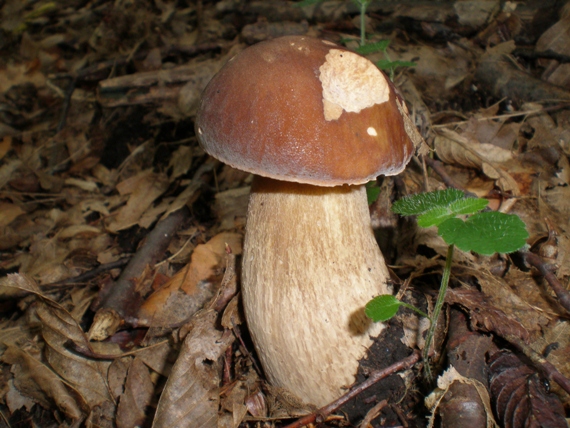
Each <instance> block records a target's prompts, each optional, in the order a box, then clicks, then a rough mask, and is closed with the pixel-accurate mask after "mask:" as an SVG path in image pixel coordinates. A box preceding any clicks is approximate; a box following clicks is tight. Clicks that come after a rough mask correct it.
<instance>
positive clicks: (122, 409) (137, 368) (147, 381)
mask: <svg viewBox="0 0 570 428" xmlns="http://www.w3.org/2000/svg"><path fill="white" fill-rule="evenodd" d="M153 392H154V385H153V383H152V381H151V378H150V373H149V371H148V368H147V367H146V366H145V365H144V363H143V362H142V360H141V359H139V358H134V359H133V360H132V361H131V364H130V367H129V370H128V374H127V381H126V382H125V391H124V392H123V394H122V395H121V398H120V400H119V407H118V409H117V419H116V423H117V428H130V427H134V426H142V425H143V423H144V421H145V418H146V416H147V407H148V406H149V405H150V403H151V400H152V395H153Z"/></svg>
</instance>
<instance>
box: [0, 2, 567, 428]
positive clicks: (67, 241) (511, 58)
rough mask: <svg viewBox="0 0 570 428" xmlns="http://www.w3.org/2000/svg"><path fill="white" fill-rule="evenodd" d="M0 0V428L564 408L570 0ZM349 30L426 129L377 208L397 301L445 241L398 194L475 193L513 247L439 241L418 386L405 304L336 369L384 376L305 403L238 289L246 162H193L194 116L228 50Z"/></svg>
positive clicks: (419, 283) (198, 154)
mask: <svg viewBox="0 0 570 428" xmlns="http://www.w3.org/2000/svg"><path fill="white" fill-rule="evenodd" d="M0 6H1V10H2V14H1V20H0V51H1V52H2V54H1V56H0V360H1V367H2V371H1V372H0V392H1V395H0V427H27V426H30V427H31V426H37V427H43V428H47V427H56V426H62V427H66V426H74V427H75V426H86V427H114V426H116V427H119V428H122V427H135V426H147V427H148V426H151V425H152V426H156V427H174V426H180V427H182V426H188V427H228V428H229V427H234V428H237V427H272V426H275V427H283V426H287V424H291V426H301V425H303V424H309V423H312V424H318V423H320V424H321V425H319V426H331V427H332V426H334V427H344V426H346V427H348V426H361V427H364V428H366V427H399V426H402V427H425V426H428V424H430V423H432V422H434V423H435V424H442V426H454V427H461V426H471V427H473V428H475V427H476V426H488V427H492V426H501V427H513V428H517V427H527V426H528V427H531V426H532V427H537V426H549V427H565V426H567V422H566V419H565V418H566V415H567V414H568V412H569V411H570V381H569V380H568V379H569V378H570V358H569V357H568V355H569V353H570V321H569V317H570V297H569V296H568V285H567V284H568V279H569V277H570V261H569V257H570V241H569V238H570V235H569V231H570V223H569V221H570V162H569V160H568V156H569V154H570V5H565V2H563V1H555V0H543V1H527V2H519V3H517V2H500V1H499V0H472V1H461V0H456V1H418V0H414V1H412V0H408V1H399V2H396V1H390V0H378V1H372V2H370V4H369V5H368V8H367V10H366V13H365V15H364V20H363V21H362V20H361V14H360V10H359V7H358V5H357V3H356V2H353V1H349V0H346V1H342V0H323V1H321V2H315V3H314V4H312V5H306V6H304V7H299V5H295V2H289V1H277V0H267V1H246V0H223V1H207V0H197V1H179V2H178V1H170V2H169V1H162V0H154V1H128V0H127V1H115V2H110V1H106V0H94V1H81V2H70V1H61V2H53V1H49V0H39V1H28V0H24V1H16V0H5V1H2V2H0ZM361 22H364V24H365V34H366V43H367V44H369V45H373V44H375V43H379V45H376V46H383V47H384V49H383V50H382V49H381V50H380V51H377V50H376V51H372V52H370V53H367V58H368V59H370V60H371V61H373V62H375V63H381V64H384V65H385V66H387V67H388V68H387V69H386V71H387V73H388V74H391V76H392V78H393V81H394V83H395V85H396V86H397V87H398V88H399V90H400V92H401V94H402V95H403V97H404V99H405V100H406V103H407V106H408V110H409V111H410V115H411V117H412V119H413V121H414V123H415V125H416V127H417V129H418V131H419V132H420V134H421V135H422V137H423V138H424V139H425V141H426V143H427V144H428V146H429V147H430V152H429V154H428V155H425V156H424V155H421V156H414V158H413V159H412V161H411V162H410V163H409V165H408V167H407V168H406V170H405V171H404V172H402V173H401V174H399V175H397V176H394V177H379V178H378V180H377V186H378V187H379V189H380V192H379V194H378V196H377V199H376V200H375V201H374V202H372V203H371V205H370V212H371V217H372V224H373V228H374V230H375V233H376V235H377V238H378V241H379V242H380V246H381V249H382V251H383V254H384V257H385V259H386V261H387V263H388V266H389V269H390V275H391V278H392V282H393V284H394V288H395V292H396V293H397V296H398V297H399V298H401V299H403V300H405V301H407V302H409V303H413V304H415V305H416V306H419V307H421V308H422V309H423V310H424V311H426V312H430V313H431V310H432V309H433V304H434V301H435V297H436V295H437V290H438V287H439V284H440V281H441V277H442V271H443V268H444V264H445V257H446V254H447V253H448V246H447V244H446V243H445V242H444V241H443V240H442V239H441V237H440V236H439V235H438V230H437V228H435V227H431V228H425V229H424V228H420V227H418V225H417V222H416V221H415V220H414V219H413V218H408V219H403V218H402V217H400V216H398V215H396V214H394V213H393V212H392V211H391V209H390V207H391V206H392V203H393V202H394V200H396V199H399V198H401V197H403V196H405V195H410V194H416V193H421V192H427V191H434V190H441V189H446V188H449V187H454V188H457V189H459V190H462V191H464V192H466V194H468V195H470V196H476V197H479V198H485V199H487V200H488V201H489V205H488V208H489V209H490V210H493V211H499V212H502V213H508V214H514V215H518V216H519V217H520V218H521V219H522V221H523V222H524V223H525V225H526V229H527V231H528V239H527V240H526V242H527V246H526V247H524V248H523V249H521V250H520V251H517V252H514V253H512V254H494V255H491V256H483V255H479V254H476V253H474V252H468V251H461V250H460V249H459V248H456V249H455V253H454V255H453V265H452V274H451V280H450V288H449V290H448V292H447V296H446V303H447V304H446V305H445V310H444V312H443V314H444V316H443V317H442V318H441V319H440V325H439V328H438V330H437V334H436V338H435V346H434V349H433V351H432V352H431V367H432V371H433V372H434V374H435V375H436V377H438V376H439V375H442V376H440V377H439V378H438V381H437V385H435V384H434V383H433V382H432V383H430V382H429V381H427V380H426V378H425V377H424V373H425V372H424V370H423V360H422V359H421V358H420V359H419V361H418V357H417V356H418V355H420V354H419V353H417V352H418V351H417V349H419V350H420V352H421V348H422V346H423V340H422V337H423V336H422V333H421V332H422V328H424V329H425V326H426V323H425V319H424V320H423V321H422V319H421V317H419V316H417V315H415V314H414V313H413V312H412V311H410V310H408V309H404V310H401V311H400V312H399V314H398V316H397V317H395V318H394V319H392V320H391V321H390V322H389V323H388V324H387V326H388V327H387V329H386V330H385V332H384V334H383V335H382V336H381V337H380V339H379V340H378V341H377V342H376V344H375V345H374V346H373V347H372V348H371V349H370V351H369V353H368V358H367V359H366V361H362V362H361V369H360V371H359V375H358V377H357V380H356V384H355V387H356V388H358V385H360V383H361V382H363V381H365V380H366V379H368V378H370V377H371V376H373V375H374V374H375V373H376V374H378V373H380V372H379V370H382V369H385V368H387V367H388V368H390V370H393V371H397V372H398V373H396V374H392V375H391V376H389V377H386V378H384V377H382V376H379V378H381V379H380V380H379V381H378V382H377V383H376V384H375V385H374V386H372V387H371V388H370V389H367V390H366V391H362V392H360V393H359V394H356V395H355V396H354V397H353V398H351V400H350V401H349V402H348V404H345V405H344V407H342V406H341V403H336V402H335V403H331V405H330V407H329V408H327V409H326V411H324V410H323V411H320V412H315V409H314V407H311V406H307V405H305V403H302V402H300V401H299V400H298V399H297V398H301V399H302V398H303V397H293V396H291V395H290V394H289V393H288V392H287V391H284V390H281V389H280V388H276V387H275V386H272V385H271V384H269V382H267V379H266V378H265V376H264V374H263V370H262V368H261V366H260V362H259V360H258V357H257V354H256V352H255V350H254V347H253V345H252V343H251V339H250V336H249V333H248V330H247V326H246V323H245V321H244V316H243V314H242V310H241V305H240V301H239V286H240V284H239V283H240V281H239V264H240V261H241V257H240V254H241V250H242V240H243V234H244V230H245V223H246V221H245V220H246V211H247V203H248V195H249V189H250V185H251V181H252V176H251V174H248V173H245V172H242V171H238V170H236V169H233V168H230V167H229V166H227V165H224V164H222V163H221V162H219V161H217V160H214V159H213V158H211V157H209V156H207V155H206V154H205V153H204V151H203V150H202V149H201V148H200V146H199V144H198V140H197V137H196V135H195V131H194V120H195V117H196V112H197V109H198V108H199V101H200V96H201V93H202V91H203V89H204V87H205V86H206V84H207V83H208V82H209V80H210V79H211V78H212V76H213V75H214V74H215V73H216V72H217V71H218V70H219V69H220V68H221V67H222V65H223V64H224V63H225V62H226V61H227V60H228V59H229V58H231V57H232V56H234V55H235V54H237V53H239V52H241V51H242V50H243V49H245V48H246V47H247V46H249V45H253V44H255V43H258V42H261V41H264V40H268V39H271V38H275V37H279V36H284V35H306V36H314V37H320V38H322V39H326V40H329V41H331V42H334V43H338V44H342V45H344V46H346V47H348V48H349V49H354V50H356V49H357V48H358V47H359V45H360V35H361ZM383 41H389V45H388V44H387V43H385V44H383V45H382V42H383ZM390 67H391V68H390ZM422 326H423V327H422ZM314 334H315V335H318V334H319V332H318V331H315V332H314ZM339 352H342V350H339ZM175 363H176V364H175ZM315 387H316V388H318V385H316V386H315ZM428 396H430V397H431V398H429V399H428V400H427V401H426V397H428ZM306 414H309V417H308V419H305V422H296V420H297V418H299V417H300V416H303V415H306ZM494 424H496V425H494Z"/></svg>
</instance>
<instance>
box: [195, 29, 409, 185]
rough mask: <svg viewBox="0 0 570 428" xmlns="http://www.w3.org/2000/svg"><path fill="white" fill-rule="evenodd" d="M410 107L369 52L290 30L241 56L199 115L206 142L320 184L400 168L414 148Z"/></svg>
mask: <svg viewBox="0 0 570 428" xmlns="http://www.w3.org/2000/svg"><path fill="white" fill-rule="evenodd" d="M404 110H405V106H404V103H403V101H402V99H401V98H400V97H399V96H398V95H397V94H396V91H395V89H394V87H393V85H392V84H391V83H390V81H389V79H387V78H386V77H385V76H384V74H383V73H382V72H380V70H378V68H377V67H376V66H375V65H374V64H373V63H372V62H370V61H369V60H368V59H366V58H364V57H362V56H360V55H357V54H355V53H354V52H351V51H349V50H347V49H345V48H343V47H341V46H338V45H335V44H334V43H332V42H329V41H326V40H321V39H316V38H311V37H301V36H288V37H281V38H278V39H274V40H271V41H268V42H262V43H259V44H256V45H254V46H252V47H249V48H247V49H245V50H244V51H242V52H241V53H240V54H238V55H237V56H235V57H233V58H232V59H231V60H230V61H228V63H227V64H226V65H225V66H224V67H223V68H222V69H221V70H220V72H218V74H217V75H216V76H214V78H213V79H212V80H211V81H210V83H209V84H208V86H207V87H206V89H205V91H204V93H203V95H202V101H201V105H200V109H199V111H198V116H197V118H196V132H197V134H198V138H199V140H200V143H201V145H202V147H203V148H204V150H205V151H206V152H207V153H209V154H210V155H211V156H213V157H215V158H217V159H219V160H221V161H222V162H225V163H227V164H229V165H230V166H232V167H235V168H238V169H241V170H245V171H248V172H251V173H254V174H259V175H263V176H266V177H270V178H274V179H278V180H284V181H294V182H300V183H308V184H313V185H318V186H336V185H341V184H362V183H365V182H367V181H369V180H371V179H373V178H375V177H377V176H378V175H381V174H384V175H394V174H398V173H399V172H401V171H402V170H403V169H404V167H405V165H406V164H407V163H408V161H409V160H410V157H411V156H412V153H413V144H412V142H411V141H410V138H409V137H408V134H407V133H406V130H405V125H404V117H403V116H402V115H403V114H405V113H404Z"/></svg>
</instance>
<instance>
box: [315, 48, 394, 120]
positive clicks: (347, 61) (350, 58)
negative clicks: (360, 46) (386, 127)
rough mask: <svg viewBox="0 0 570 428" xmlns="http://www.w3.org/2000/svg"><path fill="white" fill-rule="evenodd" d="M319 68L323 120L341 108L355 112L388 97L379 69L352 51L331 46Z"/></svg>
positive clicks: (385, 83) (333, 115) (384, 100)
mask: <svg viewBox="0 0 570 428" xmlns="http://www.w3.org/2000/svg"><path fill="white" fill-rule="evenodd" d="M319 71H320V76H319V80H320V81H321V84H322V86H323V109H324V115H325V119H326V120H336V119H338V118H339V117H340V116H341V114H342V111H343V110H345V111H347V112H353V113H359V112H360V111H361V110H363V109H365V108H368V107H372V106H373V105H374V104H382V103H384V102H386V101H388V100H389V98H390V87H389V86H388V82H387V81H386V78H385V77H384V75H383V74H382V73H381V72H380V70H378V68H377V67H376V66H375V65H374V64H373V63H372V62H371V61H369V60H367V59H366V58H364V57H362V56H360V55H357V54H355V53H353V52H349V51H344V50H340V49H331V50H330V51H329V53H328V54H327V55H326V57H325V63H324V64H323V65H321V67H320V68H319Z"/></svg>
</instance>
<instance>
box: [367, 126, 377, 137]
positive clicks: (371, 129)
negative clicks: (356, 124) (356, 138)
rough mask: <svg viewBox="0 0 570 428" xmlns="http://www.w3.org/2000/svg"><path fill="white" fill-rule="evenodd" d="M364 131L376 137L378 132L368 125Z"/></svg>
mask: <svg viewBox="0 0 570 428" xmlns="http://www.w3.org/2000/svg"><path fill="white" fill-rule="evenodd" d="M366 133H367V134H368V135H370V136H371V137H377V136H378V132H376V129H374V128H373V127H372V126H369V127H368V129H367V130H366Z"/></svg>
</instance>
